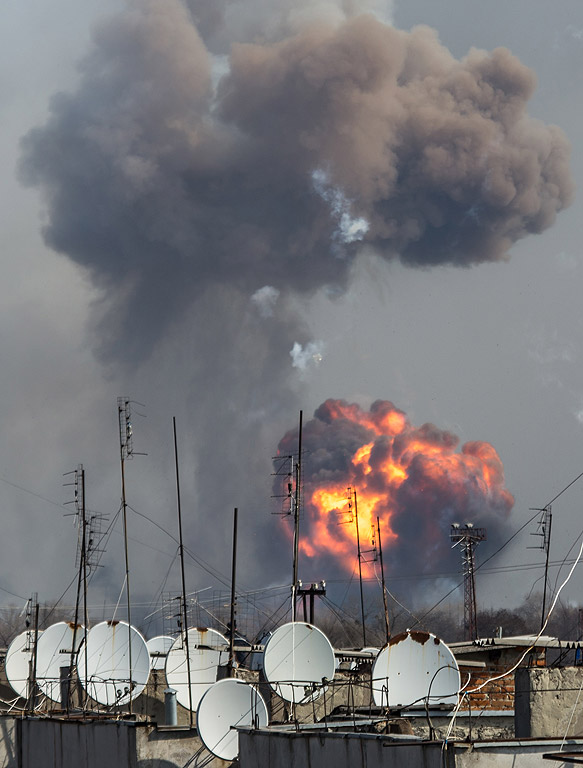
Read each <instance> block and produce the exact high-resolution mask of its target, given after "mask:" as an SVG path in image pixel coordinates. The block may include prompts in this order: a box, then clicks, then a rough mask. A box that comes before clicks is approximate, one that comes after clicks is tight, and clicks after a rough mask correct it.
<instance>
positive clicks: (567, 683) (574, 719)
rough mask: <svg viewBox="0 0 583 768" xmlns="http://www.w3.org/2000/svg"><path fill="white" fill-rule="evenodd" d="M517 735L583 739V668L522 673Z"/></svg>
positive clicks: (519, 675) (518, 686)
mask: <svg viewBox="0 0 583 768" xmlns="http://www.w3.org/2000/svg"><path fill="white" fill-rule="evenodd" d="M515 731H516V736H517V737H519V738H527V737H530V738H553V737H558V738H562V737H564V736H567V737H573V738H578V737H581V736H583V667H557V668H537V667H532V668H524V669H518V670H517V671H516V706H515Z"/></svg>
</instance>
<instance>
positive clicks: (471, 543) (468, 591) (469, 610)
mask: <svg viewBox="0 0 583 768" xmlns="http://www.w3.org/2000/svg"><path fill="white" fill-rule="evenodd" d="M450 539H451V540H452V541H453V542H454V547H455V546H457V545H458V544H460V546H461V551H462V567H463V571H464V630H465V639H466V640H475V639H476V638H477V637H478V625H477V621H476V580H475V576H474V574H475V570H476V560H475V555H474V550H475V548H476V544H478V543H479V542H480V541H484V540H485V539H486V529H485V528H474V526H473V525H472V524H471V523H466V524H465V525H464V526H460V525H459V523H454V524H453V525H452V526H451V532H450Z"/></svg>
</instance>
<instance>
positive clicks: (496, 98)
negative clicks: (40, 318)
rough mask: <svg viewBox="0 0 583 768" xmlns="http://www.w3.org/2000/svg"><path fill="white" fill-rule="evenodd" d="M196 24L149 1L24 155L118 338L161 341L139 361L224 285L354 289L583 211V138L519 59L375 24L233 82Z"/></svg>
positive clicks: (56, 231)
mask: <svg viewBox="0 0 583 768" xmlns="http://www.w3.org/2000/svg"><path fill="white" fill-rule="evenodd" d="M198 6H199V8H200V7H201V4H200V3H199V4H198ZM193 16H196V14H193V13H190V14H189V12H188V11H187V9H186V8H185V7H184V6H182V5H181V4H180V3H178V2H177V0H164V2H162V1H161V0H149V2H144V3H140V4H136V5H132V6H131V7H130V8H129V9H128V10H127V11H126V12H125V13H123V14H121V15H120V16H119V17H117V18H115V19H113V20H112V21H111V22H109V23H106V24H104V25H102V26H101V28H100V29H99V30H98V32H97V33H96V35H95V40H94V46H93V50H92V52H91V53H90V54H89V55H88V57H87V58H86V60H85V61H84V63H83V65H82V68H81V79H80V82H79V86H78V89H77V91H76V92H75V93H73V94H59V95H58V96H56V97H55V98H54V99H53V101H52V104H51V110H50V117H49V120H48V122H47V124H46V125H45V126H44V127H42V128H37V129H35V130H33V131H31V132H30V133H29V134H28V136H27V137H26V139H25V140H24V143H23V152H24V160H23V163H22V169H23V177H24V178H25V180H26V181H27V182H28V183H29V184H32V185H37V186H39V187H41V188H42V189H43V191H44V194H45V199H46V202H47V206H48V214H49V218H48V224H47V226H46V228H45V232H44V234H45V239H46V242H47V244H48V245H49V246H50V247H52V248H54V249H55V250H57V251H59V252H61V253H64V254H66V255H67V256H68V257H69V258H71V259H73V260H74V261H75V262H77V263H78V264H80V265H81V266H83V267H85V268H86V269H87V270H88V271H89V272H90V274H91V276H92V278H93V279H94V280H95V282H96V284H97V285H98V286H100V287H102V288H103V289H104V291H105V292H106V293H107V299H106V312H105V314H106V315H107V318H108V320H107V321H106V322H105V326H104V328H102V329H101V332H103V330H106V331H107V332H108V333H109V334H111V333H112V328H111V324H112V323H113V324H114V325H115V326H116V328H117V329H119V328H120V327H122V326H124V325H126V324H127V321H128V320H129V319H130V318H131V326H132V328H134V329H135V328H136V326H137V327H139V328H141V329H142V335H143V342H142V346H141V348H140V344H139V342H135V339H134V343H135V344H137V347H138V348H137V349H135V351H134V355H138V356H139V355H145V354H147V350H148V349H149V347H150V344H151V343H152V341H153V340H155V339H156V338H157V337H158V338H159V337H160V336H163V334H164V332H165V330H166V328H167V327H168V323H170V322H171V321H172V320H173V319H174V318H175V317H177V316H179V315H180V313H181V312H182V311H183V310H184V308H185V306H187V305H188V304H190V303H191V302H192V301H195V300H196V298H197V296H200V295H201V293H202V292H203V291H204V290H205V288H207V287H209V286H220V285H223V284H225V283H226V284H230V285H232V286H235V287H237V288H238V289H240V290H242V291H243V292H246V293H248V294H250V293H254V292H255V291H256V290H258V289H260V288H262V287H263V286H266V285H269V286H273V287H274V288H276V289H277V290H279V291H284V292H286V291H287V292H290V291H291V292H300V293H310V292H312V291H314V290H316V289H317V288H319V287H321V286H322V285H326V284H333V285H335V286H336V287H340V288H343V287H345V285H346V281H347V277H348V269H349V265H350V263H351V259H352V258H353V257H354V255H355V254H356V253H357V251H358V248H359V246H360V245H362V244H367V245H369V246H372V247H373V248H374V249H376V250H377V251H378V252H379V253H380V254H382V255H383V256H384V257H385V258H387V259H393V258H400V259H401V260H402V261H403V262H405V263H407V264H412V265H430V264H445V263H447V264H459V265H464V266H465V265H469V264H472V263H477V262H483V261H490V260H496V259H501V258H506V257H507V256H508V250H509V248H510V246H511V245H512V244H513V243H514V242H516V241H517V240H518V239H519V238H521V237H524V236H525V235H527V234H529V233H533V232H541V231H543V230H544V229H546V228H547V227H549V226H550V225H551V224H552V223H553V221H554V219H555V215H556V213H557V211H559V210H561V208H563V207H564V206H565V205H567V204H568V203H569V201H570V199H571V195H572V182H571V178H570V175H569V170H568V154H569V149H568V144H567V141H566V140H565V137H564V136H563V134H562V132H561V131H560V130H559V129H557V128H555V127H547V126H545V125H543V124H541V123H540V122H538V121H536V120H533V119H531V118H530V117H529V116H528V115H527V113H526V105H527V102H528V99H529V98H530V96H531V94H532V92H533V88H534V76H533V74H532V73H531V72H530V71H529V70H528V69H527V68H526V67H524V66H523V65H522V64H520V62H519V61H518V60H517V59H516V58H515V57H513V56H512V55H511V54H510V53H509V52H508V51H507V50H504V49H497V50H495V51H493V52H492V53H486V52H483V51H477V50H474V51H471V52H470V53H469V54H468V56H467V57H466V58H464V59H462V60H461V61H457V60H456V59H454V58H453V57H452V56H451V54H450V53H449V52H448V51H447V50H446V49H445V48H444V47H443V46H441V45H440V43H439V42H438V40H437V38H436V36H435V33H434V32H432V31H431V30H430V29H427V28H417V29H415V30H413V32H412V33H407V32H402V31H399V30H396V29H394V28H392V27H390V26H388V25H386V24H384V23H382V22H381V21H379V20H378V19H377V18H375V17H374V16H372V15H361V16H356V17H354V18H349V19H347V20H345V21H342V22H337V23H334V24H333V23H325V22H323V21H318V22H314V23H312V24H311V25H304V27H303V28H302V31H300V32H298V33H297V34H295V35H293V36H291V37H288V38H286V39H283V40H281V41H279V42H266V43H263V44H262V43H255V44H251V43H246V44H238V45H237V44H235V45H234V46H233V48H232V53H231V57H230V63H229V70H228V72H227V73H226V74H225V75H224V76H223V77H222V78H221V79H220V82H219V83H218V86H217V87H216V88H214V87H213V73H212V66H213V62H212V59H211V56H210V54H209V52H208V50H207V49H206V47H205V44H204V42H203V40H202V39H201V37H200V35H199V34H198V32H197V30H196V28H195V26H194V24H193V21H192V19H193ZM209 23H210V22H209ZM117 333H119V331H117ZM101 343H102V344H103V345H104V348H105V351H106V352H107V350H108V348H109V351H112V350H113V351H115V346H116V341H115V339H112V338H111V337H110V338H109V339H108V340H106V341H103V339H101ZM127 353H128V350H127V348H126V350H125V354H127Z"/></svg>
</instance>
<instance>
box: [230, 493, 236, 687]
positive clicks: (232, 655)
mask: <svg viewBox="0 0 583 768" xmlns="http://www.w3.org/2000/svg"><path fill="white" fill-rule="evenodd" d="M237 514H238V510H237V507H235V510H234V514H233V567H232V571H231V636H230V638H229V677H234V674H235V606H236V600H237V598H236V592H235V576H236V573H237Z"/></svg>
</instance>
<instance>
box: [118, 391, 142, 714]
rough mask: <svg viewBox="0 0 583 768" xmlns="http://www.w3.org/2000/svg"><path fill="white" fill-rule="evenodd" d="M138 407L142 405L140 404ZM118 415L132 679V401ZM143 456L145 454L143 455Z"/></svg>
mask: <svg viewBox="0 0 583 768" xmlns="http://www.w3.org/2000/svg"><path fill="white" fill-rule="evenodd" d="M138 405H141V404H140V403H138ZM117 415H118V422H119V455H120V465H121V506H122V517H123V540H124V553H125V566H126V576H125V584H126V597H127V615H128V664H129V677H130V680H131V679H132V671H133V667H132V613H131V600H130V561H129V554H128V516H127V507H128V505H127V501H126V485H125V463H126V461H127V460H128V459H132V458H133V457H134V455H135V454H134V439H133V427H132V410H131V400H130V399H129V398H128V397H118V398H117ZM142 455H143V454H142ZM128 707H129V713H130V715H131V714H132V697H131V696H130V697H129V700H128Z"/></svg>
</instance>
